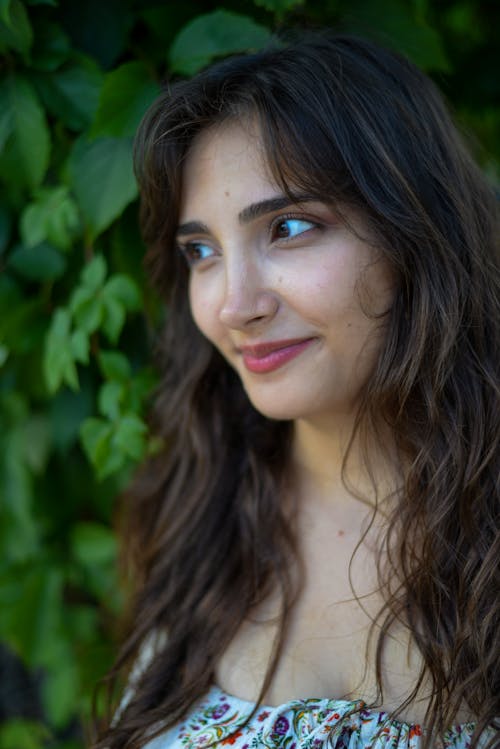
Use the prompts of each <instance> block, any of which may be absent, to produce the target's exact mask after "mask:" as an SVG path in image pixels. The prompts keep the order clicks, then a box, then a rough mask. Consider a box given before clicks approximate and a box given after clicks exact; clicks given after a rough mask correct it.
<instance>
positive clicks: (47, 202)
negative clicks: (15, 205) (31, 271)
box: [20, 186, 80, 250]
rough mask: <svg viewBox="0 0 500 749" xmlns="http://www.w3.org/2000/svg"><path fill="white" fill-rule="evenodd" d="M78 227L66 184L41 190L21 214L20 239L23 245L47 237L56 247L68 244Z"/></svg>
mask: <svg viewBox="0 0 500 749" xmlns="http://www.w3.org/2000/svg"><path fill="white" fill-rule="evenodd" d="M79 226H80V220H79V216H78V209H77V207H76V204H75V202H74V200H73V199H72V197H71V196H70V194H69V191H68V188H67V187H66V186H59V187H51V188H44V189H40V190H39V192H38V194H37V196H36V200H35V201H34V202H32V203H28V205H27V206H26V208H25V209H24V211H23V213H22V215H21V224H20V230H21V238H22V240H23V242H24V244H25V245H27V246H28V247H33V246H34V245H36V244H38V243H39V242H42V241H43V240H45V239H46V240H48V241H49V242H50V243H51V244H53V245H54V246H55V247H58V248H59V249H61V250H67V249H69V248H70V247H71V244H72V242H73V239H74V237H75V236H76V234H77V232H78V229H79Z"/></svg>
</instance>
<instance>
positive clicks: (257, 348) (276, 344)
mask: <svg viewBox="0 0 500 749" xmlns="http://www.w3.org/2000/svg"><path fill="white" fill-rule="evenodd" d="M312 338H314V336H303V337H302V338H285V339H283V340H281V341H264V342H263V343H253V344H249V345H246V346H237V349H238V351H239V352H240V353H242V354H244V355H246V356H255V357H256V358H262V357H264V356H267V355H268V354H271V353H272V352H273V351H279V349H282V348H287V347H288V346H294V345H296V344H297V343H304V341H310V340H311V339H312Z"/></svg>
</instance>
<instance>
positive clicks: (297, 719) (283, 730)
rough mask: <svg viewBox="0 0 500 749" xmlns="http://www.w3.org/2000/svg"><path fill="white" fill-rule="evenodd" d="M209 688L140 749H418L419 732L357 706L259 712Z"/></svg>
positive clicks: (465, 731)
mask: <svg viewBox="0 0 500 749" xmlns="http://www.w3.org/2000/svg"><path fill="white" fill-rule="evenodd" d="M253 709H254V704H253V703H251V702H247V701H245V700H240V699H239V698H237V697H232V696H230V695H228V694H226V693H225V692H223V691H222V690H221V689H220V688H219V687H217V686H212V687H211V688H210V690H209V691H208V692H207V694H206V695H205V696H204V697H202V698H201V699H200V700H199V701H198V702H197V703H196V704H195V705H194V707H193V708H192V709H191V710H190V712H189V713H188V715H187V716H186V718H185V719H184V720H183V721H182V722H181V723H179V724H178V725H176V726H174V727H173V728H171V729H169V730H167V731H166V732H165V733H163V734H162V735H160V736H158V737H157V738H154V739H152V740H151V741H149V742H148V744H147V745H146V747H144V749H207V748H208V747H216V749H222V748H223V747H224V749H261V747H262V748H264V747H267V748H268V749H321V747H324V749H419V746H420V738H419V737H420V736H421V734H422V729H421V728H420V726H418V725H410V724H408V723H402V722H400V721H397V720H391V719H390V718H389V716H388V714H387V713H384V712H377V711H376V710H371V709H368V708H367V707H366V706H365V704H364V703H363V702H361V701H352V702H351V701H347V700H330V699H307V700H293V701H291V702H287V703H285V704H284V705H280V706H279V707H261V708H259V709H258V710H257V712H256V713H255V715H254V716H253V717H252V718H251V720H250V721H249V723H247V724H246V725H244V723H245V721H246V719H247V718H248V716H249V715H250V714H251V713H252V710H253ZM473 730H474V724H473V723H464V724H462V725H459V726H455V727H454V728H452V729H450V730H449V731H448V732H447V733H446V736H445V737H444V740H443V743H442V744H440V746H441V747H442V749H467V747H469V746H470V739H471V736H472V733H473Z"/></svg>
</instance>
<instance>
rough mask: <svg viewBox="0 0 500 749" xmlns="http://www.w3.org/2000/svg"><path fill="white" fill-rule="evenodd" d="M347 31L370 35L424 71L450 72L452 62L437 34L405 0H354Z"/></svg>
mask: <svg viewBox="0 0 500 749" xmlns="http://www.w3.org/2000/svg"><path fill="white" fill-rule="evenodd" d="M349 20H350V25H349V26H348V27H346V30H349V31H353V32H355V33H356V32H357V33H358V34H359V32H360V31H361V32H364V33H367V35H369V36H372V37H373V36H374V37H375V38H376V39H378V40H379V41H380V42H381V43H382V44H385V45H386V46H387V45H388V44H390V45H392V46H393V47H394V48H395V49H397V50H399V51H400V52H403V53H404V54H405V55H407V56H408V57H410V58H411V59H412V60H413V61H414V62H415V63H416V64H417V65H418V66H419V67H421V68H423V69H424V70H439V71H442V72H449V71H450V63H449V60H448V58H447V56H446V52H445V49H444V47H443V44H442V42H441V38H440V36H439V34H438V32H437V31H436V30H435V29H434V28H431V27H430V26H428V25H427V24H426V23H425V22H423V21H422V20H420V21H417V19H416V18H415V15H414V13H413V12H412V8H411V5H410V4H409V3H405V2H402V0H384V2H383V3H373V2H372V0H355V2H353V3H352V5H351V7H350V9H349Z"/></svg>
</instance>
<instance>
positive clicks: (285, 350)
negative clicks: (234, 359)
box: [240, 338, 317, 374]
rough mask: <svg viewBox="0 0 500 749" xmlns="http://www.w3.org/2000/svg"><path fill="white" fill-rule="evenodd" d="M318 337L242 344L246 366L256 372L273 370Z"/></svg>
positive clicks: (242, 353)
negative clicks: (252, 344)
mask: <svg viewBox="0 0 500 749" xmlns="http://www.w3.org/2000/svg"><path fill="white" fill-rule="evenodd" d="M315 340H317V339H316V338H294V339H290V340H286V341H271V342H269V343H258V344H256V345H255V346H241V348H240V352H241V355H242V357H243V363H244V365H245V367H246V368H247V369H248V370H249V371H250V372H254V373H256V374H265V373H266V372H273V371H274V370H275V369H278V368H279V367H282V366H283V365H284V364H286V363H287V362H289V361H290V360H291V359H294V358H295V357H296V356H298V355H299V354H301V353H302V351H304V349H306V348H307V347H308V346H309V344H310V343H313V341H315Z"/></svg>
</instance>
